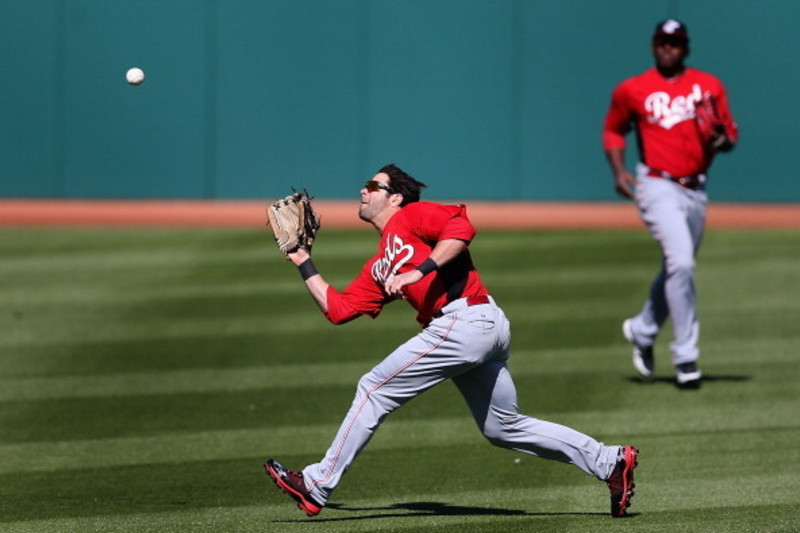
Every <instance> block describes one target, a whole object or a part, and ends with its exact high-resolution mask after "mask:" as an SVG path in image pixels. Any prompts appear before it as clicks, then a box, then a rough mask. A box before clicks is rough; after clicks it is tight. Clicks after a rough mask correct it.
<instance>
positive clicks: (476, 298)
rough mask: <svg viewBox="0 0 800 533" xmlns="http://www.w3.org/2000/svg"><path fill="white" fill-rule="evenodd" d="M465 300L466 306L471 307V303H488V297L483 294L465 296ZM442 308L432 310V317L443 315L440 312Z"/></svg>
mask: <svg viewBox="0 0 800 533" xmlns="http://www.w3.org/2000/svg"><path fill="white" fill-rule="evenodd" d="M465 300H466V301H467V307H472V306H473V305H482V304H488V303H490V302H489V297H488V296H486V295H485V294H484V295H481V296H467V297H466V298H465ZM445 307H447V306H445ZM442 309H444V307H443V308H441V309H437V310H436V311H434V313H433V315H432V316H433V318H440V317H442V316H444V313H443V312H442Z"/></svg>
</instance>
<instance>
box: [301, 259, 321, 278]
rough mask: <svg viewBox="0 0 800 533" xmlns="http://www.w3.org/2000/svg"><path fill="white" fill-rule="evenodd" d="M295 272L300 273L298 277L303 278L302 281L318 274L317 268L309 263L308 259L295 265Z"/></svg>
mask: <svg viewBox="0 0 800 533" xmlns="http://www.w3.org/2000/svg"><path fill="white" fill-rule="evenodd" d="M297 270H299V271H300V276H301V277H302V278H303V281H305V280H307V279H308V278H310V277H313V276H316V275H317V274H319V272H317V267H315V266H314V263H312V262H311V258H310V257H309V258H308V259H306V260H305V261H303V262H302V263H300V264H299V265H297Z"/></svg>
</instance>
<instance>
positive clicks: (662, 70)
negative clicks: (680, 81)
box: [656, 65, 686, 80]
mask: <svg viewBox="0 0 800 533" xmlns="http://www.w3.org/2000/svg"><path fill="white" fill-rule="evenodd" d="M656 70H657V71H658V73H659V74H661V76H662V77H664V78H666V79H668V80H671V79H673V78H677V77H679V76H680V75H681V74H683V73H684V72H686V65H676V66H674V67H661V66H658V65H656Z"/></svg>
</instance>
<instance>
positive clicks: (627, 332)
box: [622, 318, 656, 378]
mask: <svg viewBox="0 0 800 533" xmlns="http://www.w3.org/2000/svg"><path fill="white" fill-rule="evenodd" d="M622 334H623V335H624V336H625V339H626V340H627V341H628V342H629V343H631V345H633V367H634V368H635V369H636V371H637V372H638V373H639V374H641V375H642V377H645V378H652V377H653V370H654V369H655V363H656V361H655V357H654V356H653V347H652V346H639V345H638V344H636V342H635V341H634V339H633V330H632V329H631V319H630V318H629V319H627V320H625V322H623V323H622Z"/></svg>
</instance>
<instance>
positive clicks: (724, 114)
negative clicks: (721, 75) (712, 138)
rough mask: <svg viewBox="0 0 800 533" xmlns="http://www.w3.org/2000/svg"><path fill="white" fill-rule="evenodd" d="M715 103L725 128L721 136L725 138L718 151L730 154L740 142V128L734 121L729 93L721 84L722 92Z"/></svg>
mask: <svg viewBox="0 0 800 533" xmlns="http://www.w3.org/2000/svg"><path fill="white" fill-rule="evenodd" d="M714 103H715V105H716V108H717V114H718V115H719V119H720V122H721V123H722V126H723V128H722V132H721V135H722V136H723V137H724V139H723V140H722V141H721V142H720V146H719V147H718V148H717V150H718V151H720V152H729V151H731V150H733V148H734V147H735V146H736V143H737V142H739V127H738V126H737V124H736V122H735V121H734V120H733V115H732V114H731V109H730V106H729V104H728V93H727V91H726V90H725V87H724V86H722V84H720V90H719V93H718V94H717V96H716V99H715V102H714Z"/></svg>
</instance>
